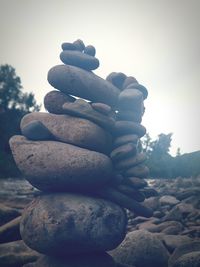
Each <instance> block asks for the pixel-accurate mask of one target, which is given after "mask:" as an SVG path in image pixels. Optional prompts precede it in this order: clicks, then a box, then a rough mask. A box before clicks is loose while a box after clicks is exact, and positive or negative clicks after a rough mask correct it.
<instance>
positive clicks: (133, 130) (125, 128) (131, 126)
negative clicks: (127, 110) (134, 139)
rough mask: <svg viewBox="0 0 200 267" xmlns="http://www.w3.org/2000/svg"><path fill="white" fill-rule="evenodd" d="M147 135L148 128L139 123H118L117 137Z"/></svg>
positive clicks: (116, 124) (116, 127)
mask: <svg viewBox="0 0 200 267" xmlns="http://www.w3.org/2000/svg"><path fill="white" fill-rule="evenodd" d="M145 133H146V128H145V127H144V126H142V125H141V124H139V123H136V122H132V121H116V123H115V129H114V134H115V135H116V136H120V135H126V134H135V135H138V137H142V136H144V135H145Z"/></svg>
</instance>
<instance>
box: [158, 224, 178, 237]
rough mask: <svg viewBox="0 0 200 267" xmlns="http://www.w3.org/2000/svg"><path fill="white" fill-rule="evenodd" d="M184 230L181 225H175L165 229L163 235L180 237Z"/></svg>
mask: <svg viewBox="0 0 200 267" xmlns="http://www.w3.org/2000/svg"><path fill="white" fill-rule="evenodd" d="M182 230H183V225H182V224H179V225H175V226H169V227H167V228H165V229H164V230H163V231H162V233H163V234H166V235H178V234H180V233H181V232H182Z"/></svg>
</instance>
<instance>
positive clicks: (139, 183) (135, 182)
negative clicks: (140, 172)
mask: <svg viewBox="0 0 200 267" xmlns="http://www.w3.org/2000/svg"><path fill="white" fill-rule="evenodd" d="M128 180H129V181H130V182H131V183H132V186H133V187H134V188H138V189H140V188H144V187H145V186H147V182H146V181H145V180H143V179H140V178H138V177H129V178H128Z"/></svg>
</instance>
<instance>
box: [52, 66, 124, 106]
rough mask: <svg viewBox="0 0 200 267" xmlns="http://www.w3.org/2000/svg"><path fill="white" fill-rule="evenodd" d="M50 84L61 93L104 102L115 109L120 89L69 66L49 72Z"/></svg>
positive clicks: (89, 73) (58, 67)
mask: <svg viewBox="0 0 200 267" xmlns="http://www.w3.org/2000/svg"><path fill="white" fill-rule="evenodd" d="M48 81H49V83H50V84H51V85H52V86H53V87H55V88H57V89H59V90H60V91H62V92H64V93H66V94H71V95H74V96H78V97H81V98H84V99H88V100H91V101H93V102H102V103H105V104H108V105H109V106H111V107H115V106H116V105H117V101H118V95H119V93H120V91H119V89H118V88H117V87H115V86H114V85H112V84H111V83H109V82H108V81H105V80H104V79H102V78H100V77H98V76H97V75H95V74H93V73H92V72H88V71H86V70H83V69H80V68H77V67H74V66H69V65H58V66H55V67H53V68H51V69H50V70H49V72H48Z"/></svg>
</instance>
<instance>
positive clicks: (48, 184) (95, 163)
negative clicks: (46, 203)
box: [10, 135, 113, 191]
mask: <svg viewBox="0 0 200 267" xmlns="http://www.w3.org/2000/svg"><path fill="white" fill-rule="evenodd" d="M10 146H11V150H12V153H13V156H14V159H15V162H16V164H17V166H18V168H19V170H20V171H21V172H22V174H23V175H24V176H25V178H26V179H27V180H28V181H29V182H30V183H31V184H32V185H33V186H35V187H36V188H38V189H39V190H42V191H69V190H73V191H89V190H91V189H92V190H93V189H95V188H96V187H100V186H103V185H104V184H106V183H107V182H108V180H109V179H110V178H111V176H112V172H113V168H112V162H111V160H110V158H109V157H107V156H106V155H104V154H102V153H98V152H95V151H90V150H88V149H84V148H80V147H77V146H73V145H70V144H65V143H61V142H55V141H34V142H33V141H28V140H27V139H26V138H25V137H23V136H18V135H17V136H13V137H12V138H11V139H10Z"/></svg>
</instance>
